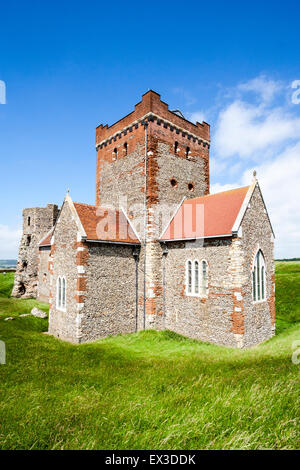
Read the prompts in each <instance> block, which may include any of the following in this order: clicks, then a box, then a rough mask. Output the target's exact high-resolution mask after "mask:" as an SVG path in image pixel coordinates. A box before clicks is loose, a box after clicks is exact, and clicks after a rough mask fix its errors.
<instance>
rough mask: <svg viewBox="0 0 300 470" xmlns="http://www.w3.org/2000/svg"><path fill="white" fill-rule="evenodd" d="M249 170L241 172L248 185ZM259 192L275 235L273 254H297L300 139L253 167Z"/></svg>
mask: <svg viewBox="0 0 300 470" xmlns="http://www.w3.org/2000/svg"><path fill="white" fill-rule="evenodd" d="M250 174H251V170H247V171H245V172H244V174H243V177H242V183H243V184H249V181H250ZM257 174H258V179H259V183H260V186H261V189H262V193H263V196H264V199H265V202H266V205H267V208H268V212H269V215H270V219H271V222H272V224H273V228H274V231H275V235H276V245H275V246H276V253H277V257H286V256H290V257H294V256H300V204H299V201H300V189H299V181H300V142H298V143H297V144H296V145H293V146H290V147H288V148H287V149H286V150H285V151H284V152H283V153H282V154H280V155H279V156H278V157H276V158H275V159H274V160H271V161H268V162H265V163H262V164H261V165H259V166H258V167H257Z"/></svg>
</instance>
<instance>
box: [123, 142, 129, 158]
mask: <svg viewBox="0 0 300 470" xmlns="http://www.w3.org/2000/svg"><path fill="white" fill-rule="evenodd" d="M127 152H128V145H127V142H125V144H124V153H125V156H126V155H127Z"/></svg>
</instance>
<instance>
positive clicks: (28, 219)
mask: <svg viewBox="0 0 300 470" xmlns="http://www.w3.org/2000/svg"><path fill="white" fill-rule="evenodd" d="M27 225H28V226H29V225H30V217H27Z"/></svg>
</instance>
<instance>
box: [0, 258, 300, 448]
mask: <svg viewBox="0 0 300 470" xmlns="http://www.w3.org/2000/svg"><path fill="white" fill-rule="evenodd" d="M299 276H300V264H298V265H296V266H294V267H293V268H291V266H290V265H288V266H281V264H280V265H279V266H277V277H276V280H277V291H276V295H277V309H279V316H280V322H284V325H283V323H282V331H281V333H280V334H278V335H277V336H275V337H274V338H272V339H271V340H269V341H267V342H266V343H264V344H262V345H260V346H258V347H255V348H252V349H249V350H242V351H240V350H235V349H231V348H225V347H219V346H214V345H210V344H206V343H202V342H200V341H195V340H190V339H187V338H183V337H181V336H179V335H176V334H175V333H172V332H169V331H164V332H155V331H145V332H140V333H137V334H131V335H120V336H117V337H114V338H112V337H109V338H106V339H104V340H101V341H98V342H96V343H90V344H85V345H80V346H74V345H71V344H68V343H65V342H63V341H60V340H58V339H55V338H53V337H51V336H48V335H45V334H42V332H43V331H45V330H46V329H47V320H43V319H40V318H33V317H23V318H18V313H19V312H21V311H22V312H23V311H25V310H30V308H31V306H32V305H36V304H37V303H36V302H35V301H34V300H30V301H28V300H26V301H25V300H13V299H9V298H8V295H9V292H10V289H11V284H10V285H9V282H8V281H7V278H6V280H5V281H4V280H3V278H2V277H1V275H0V339H2V340H4V341H5V342H6V346H7V364H6V365H0V384H1V386H0V448H1V449H299V448H300V426H299V424H300V423H299V414H300V412H299V385H300V365H294V364H293V363H292V361H291V353H292V349H291V345H292V342H293V341H295V340H300V325H299V323H297V320H298V319H299V314H300V312H299V303H298V301H299V297H298V298H297V287H298V290H299V289H300V280H299ZM11 281H12V277H11ZM11 281H10V282H11ZM287 291H290V293H292V292H294V294H293V300H292V301H290V297H289V295H288V292H287ZM296 298H297V299H298V300H297V301H296V302H295V301H294V300H295V299H296ZM282 299H286V300H285V301H284V300H282ZM8 301H9V302H11V305H12V309H11V311H9V307H8V306H9V303H7V302H8ZM285 302H289V306H288V307H285ZM2 305H4V307H2ZM44 309H45V305H44ZM8 311H9V315H10V316H14V317H15V319H14V320H13V321H3V318H4V317H5V316H7V314H8Z"/></svg>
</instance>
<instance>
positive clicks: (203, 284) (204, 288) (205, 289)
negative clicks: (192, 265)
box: [201, 260, 208, 297]
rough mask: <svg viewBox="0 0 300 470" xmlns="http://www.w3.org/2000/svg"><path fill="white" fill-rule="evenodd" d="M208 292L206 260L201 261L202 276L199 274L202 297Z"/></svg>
mask: <svg viewBox="0 0 300 470" xmlns="http://www.w3.org/2000/svg"><path fill="white" fill-rule="evenodd" d="M207 292H208V282H207V262H206V261H205V260H203V261H202V276H201V295H202V296H203V297H205V296H207Z"/></svg>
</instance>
